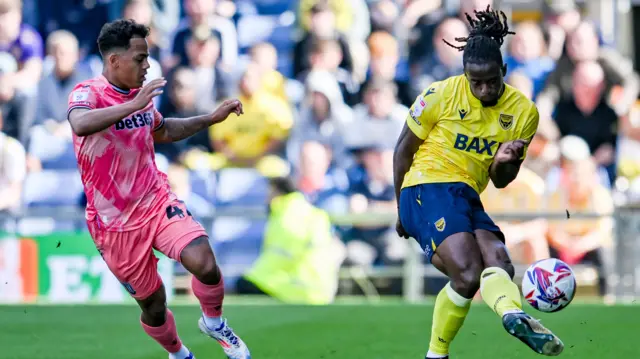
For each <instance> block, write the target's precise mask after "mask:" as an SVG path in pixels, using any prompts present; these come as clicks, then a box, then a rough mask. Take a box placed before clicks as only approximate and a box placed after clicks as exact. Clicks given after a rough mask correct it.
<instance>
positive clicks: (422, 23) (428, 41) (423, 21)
mask: <svg viewBox="0 0 640 359" xmlns="http://www.w3.org/2000/svg"><path fill="white" fill-rule="evenodd" d="M437 3H441V1H439V0H433V2H432V4H437ZM492 4H493V1H492V0H460V7H459V11H457V12H455V13H449V12H447V11H446V9H445V8H444V7H442V8H440V10H436V9H434V10H433V11H431V12H428V13H426V14H425V15H424V16H422V17H420V18H419V19H418V22H417V23H416V25H415V26H414V27H413V28H412V29H411V35H410V36H409V67H410V69H411V74H412V76H413V77H417V76H419V75H421V74H422V73H423V72H424V71H429V70H430V69H429V68H428V67H425V66H424V64H425V62H426V61H431V57H432V56H433V54H434V53H435V52H436V51H437V50H436V48H435V47H434V46H435V45H438V46H439V45H440V44H441V42H442V41H434V40H435V39H437V38H438V34H437V31H438V28H439V27H440V25H441V24H442V22H444V21H446V20H447V19H449V18H457V19H458V20H460V21H462V24H463V25H464V27H465V29H467V27H466V24H467V18H466V15H465V14H467V13H468V14H471V15H473V11H474V10H486V9H487V6H488V5H492ZM458 27H459V26H458ZM440 38H442V36H440ZM446 39H447V40H448V41H449V42H451V41H454V39H453V38H452V37H446ZM460 61H462V60H460ZM435 81H437V80H435ZM422 90H423V89H420V91H422Z"/></svg>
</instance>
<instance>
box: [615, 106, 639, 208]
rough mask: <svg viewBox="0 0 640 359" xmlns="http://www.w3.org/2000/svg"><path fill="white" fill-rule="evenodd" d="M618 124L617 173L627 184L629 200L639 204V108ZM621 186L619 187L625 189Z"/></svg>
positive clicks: (634, 109)
mask: <svg viewBox="0 0 640 359" xmlns="http://www.w3.org/2000/svg"><path fill="white" fill-rule="evenodd" d="M620 122H621V123H620V136H619V139H618V151H617V152H618V161H619V165H618V173H619V174H620V176H621V177H624V178H625V179H626V181H627V182H626V183H628V188H627V190H628V193H629V195H630V196H631V197H633V199H631V200H632V201H635V202H638V203H640V201H638V200H639V199H640V156H638V154H639V153H640V106H639V105H638V104H636V105H635V106H634V107H633V108H632V110H631V112H630V113H629V116H624V117H622V118H621V119H620ZM624 183H625V182H623V183H622V184H624ZM622 184H621V186H619V187H626V186H622ZM620 189H624V188H620Z"/></svg>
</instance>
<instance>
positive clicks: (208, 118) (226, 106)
mask: <svg viewBox="0 0 640 359" xmlns="http://www.w3.org/2000/svg"><path fill="white" fill-rule="evenodd" d="M232 113H235V114H236V115H237V116H240V115H242V114H243V113H244V112H243V110H242V103H241V102H240V101H239V100H227V101H225V102H223V103H222V104H221V105H220V106H218V108H217V109H216V110H215V111H214V112H213V113H210V114H207V115H202V116H194V117H188V118H166V119H165V120H164V125H163V126H162V127H161V128H159V129H158V130H157V131H155V132H154V133H153V140H154V141H155V142H157V143H170V142H176V141H180V140H183V139H185V138H188V137H190V136H192V135H194V134H196V133H198V132H200V131H202V130H204V129H205V128H207V127H209V126H213V125H215V124H216V123H220V122H222V121H224V120H226V119H227V117H229V115H231V114H232Z"/></svg>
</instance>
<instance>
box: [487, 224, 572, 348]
mask: <svg viewBox="0 0 640 359" xmlns="http://www.w3.org/2000/svg"><path fill="white" fill-rule="evenodd" d="M496 229H497V227H496ZM475 235H476V239H477V241H478V246H479V247H480V251H481V253H482V259H483V262H484V265H485V269H484V270H483V272H482V275H481V276H480V292H481V293H482V298H483V299H484V301H485V303H487V305H488V306H489V307H490V308H491V309H492V310H493V311H494V312H495V313H496V314H498V315H499V316H500V317H501V318H502V323H503V325H504V327H505V329H506V330H507V331H508V332H509V334H511V335H513V336H515V337H516V338H518V339H519V340H521V341H522V342H523V343H525V344H527V345H528V346H529V347H530V348H531V349H533V350H534V351H536V352H537V353H539V354H544V355H549V356H555V355H559V354H560V353H561V352H562V350H563V349H564V344H563V343H562V341H561V340H560V339H559V338H558V337H557V336H555V335H554V334H553V333H552V332H551V331H550V330H548V329H547V328H545V327H544V326H543V325H542V324H541V323H540V322H539V321H538V320H535V319H533V318H532V317H530V316H529V315H527V314H526V313H524V311H523V310H522V300H521V295H520V289H519V288H518V286H517V285H516V284H515V283H514V282H513V280H512V279H513V276H514V272H515V271H514V268H513V265H512V263H511V259H510V258H509V254H508V252H507V248H506V246H505V244H504V239H503V237H502V235H501V232H500V231H499V229H498V230H497V231H490V230H486V229H476V230H475Z"/></svg>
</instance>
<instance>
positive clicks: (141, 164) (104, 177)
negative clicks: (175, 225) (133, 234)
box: [67, 75, 175, 232]
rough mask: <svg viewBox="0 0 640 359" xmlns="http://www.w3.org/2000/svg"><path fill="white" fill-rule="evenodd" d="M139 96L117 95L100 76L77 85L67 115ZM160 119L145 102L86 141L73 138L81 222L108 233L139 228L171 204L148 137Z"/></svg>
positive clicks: (119, 91)
mask: <svg viewBox="0 0 640 359" xmlns="http://www.w3.org/2000/svg"><path fill="white" fill-rule="evenodd" d="M138 91H139V90H130V91H126V90H122V89H120V88H118V87H116V86H114V85H112V84H110V83H109V82H108V81H107V79H106V78H105V77H104V76H102V75H101V76H99V77H97V78H94V79H92V80H88V81H85V82H82V83H80V84H78V85H77V86H76V87H75V88H74V89H73V91H72V92H71V94H70V95H69V110H68V112H67V115H68V114H69V113H70V112H71V111H72V110H73V109H79V108H86V109H98V108H106V107H111V106H115V105H120V104H122V103H125V102H128V101H131V100H133V98H134V97H135V96H136V94H137V93H138ZM163 125H164V118H163V117H162V115H160V113H159V112H158V111H157V110H156V109H155V106H154V105H153V102H149V104H148V105H147V107H145V108H144V109H142V110H140V111H137V112H134V113H132V114H130V115H128V116H127V117H126V118H123V119H121V120H120V121H118V122H116V123H115V124H114V125H112V126H111V127H109V128H107V129H105V130H103V131H101V132H98V133H95V134H93V135H90V136H86V137H78V136H76V135H75V134H74V135H73V144H74V149H75V153H76V158H77V159H78V167H79V169H80V175H81V177H82V183H83V184H84V190H85V193H86V194H87V210H86V217H87V220H88V221H93V220H96V221H97V222H98V225H99V227H101V228H104V229H106V230H108V231H119V232H122V231H130V230H133V229H137V228H140V227H142V226H143V225H144V224H145V223H147V221H149V220H150V219H151V218H152V217H153V216H155V215H157V214H158V213H162V212H161V211H162V210H164V208H162V207H163V206H164V205H165V204H166V203H167V201H169V200H173V199H175V198H174V197H175V196H174V195H173V194H172V192H171V190H170V187H169V181H168V180H167V176H166V175H165V174H164V173H162V172H160V171H159V170H158V168H157V167H156V164H155V152H154V147H153V144H154V143H153V132H154V131H157V130H158V129H160V128H162V126H163Z"/></svg>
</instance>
